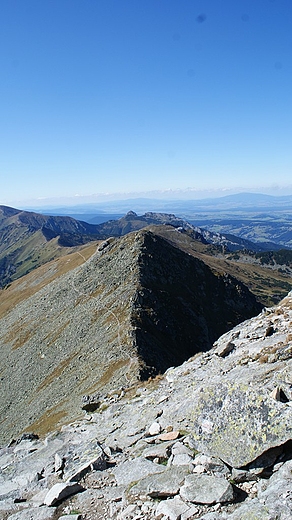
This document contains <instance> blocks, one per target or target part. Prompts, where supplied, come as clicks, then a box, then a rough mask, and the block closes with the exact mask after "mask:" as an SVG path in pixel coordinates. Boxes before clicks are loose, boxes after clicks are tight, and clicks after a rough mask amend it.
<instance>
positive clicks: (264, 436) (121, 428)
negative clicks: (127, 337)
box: [0, 293, 292, 520]
mask: <svg viewBox="0 0 292 520" xmlns="http://www.w3.org/2000/svg"><path fill="white" fill-rule="evenodd" d="M291 323H292V293H290V294H289V295H288V296H287V298H285V299H284V300H283V301H282V302H281V304H280V305H279V306H277V307H274V308H272V309H266V310H264V311H263V312H262V313H261V314H260V315H259V316H257V317H256V318H253V319H251V320H249V321H246V322H244V323H242V324H241V326H239V327H236V328H235V329H233V330H232V331H230V332H229V333H227V334H226V335H224V336H222V337H221V338H220V339H219V340H218V342H217V343H216V344H215V346H214V348H213V349H212V350H211V351H210V352H208V353H204V354H198V355H197V356H195V358H194V359H191V360H189V361H187V362H185V363H184V364H183V365H181V366H180V367H177V368H171V369H169V370H168V371H167V372H166V374H165V376H163V377H159V378H156V379H154V380H151V381H148V382H147V383H145V384H143V385H140V386H137V385H136V386H133V387H132V388H128V389H126V390H125V393H124V395H123V396H120V397H119V398H118V399H116V400H115V402H112V396H108V397H105V398H104V399H103V402H102V403H101V406H100V407H99V408H98V410H97V412H95V413H94V414H92V415H89V414H87V415H85V417H84V420H82V421H79V422H76V423H75V424H71V425H69V426H64V427H63V428H62V430H61V431H56V432H54V433H52V434H50V435H49V436H47V437H46V438H44V439H38V438H36V436H33V435H26V436H23V437H22V438H20V439H19V440H18V441H15V442H14V443H12V444H10V446H7V447H6V448H3V449H2V450H1V453H0V468H1V474H0V517H1V519H2V518H3V520H7V519H9V520H28V519H30V520H31V519H33V520H47V519H48V520H51V519H54V520H56V519H59V518H60V517H61V516H62V515H63V516H64V515H68V514H70V513H72V515H73V514H74V515H77V516H78V515H80V518H81V519H82V520H104V519H105V518H109V519H116V520H130V519H132V520H134V519H135V520H138V519H145V520H153V519H157V520H167V519H168V520H173V519H174V520H189V519H200V520H224V519H226V520H243V519H251V518H252V519H253V520H275V519H277V520H290V519H291V517H292V494H291V486H292V435H291V432H292V429H291V425H292V407H291V402H292V395H291V381H292V361H291V360H292V336H291V332H290V331H291ZM271 330H272V331H273V332H272V333H271ZM228 342H232V343H233V345H234V346H233V348H232V349H231V350H229V352H226V351H225V352H224V348H223V346H224V343H228ZM227 350H228V349H227ZM222 352H224V355H222ZM275 389H277V391H274V390H275ZM84 413H85V412H84ZM157 425H158V426H157ZM172 432H173V434H172V435H171V433H172ZM74 481H75V483H74ZM74 486H76V488H74ZM63 489H67V490H68V494H69V495H70V496H68V497H67V498H65V497H62V495H60V494H58V493H56V490H57V491H58V490H63ZM70 490H71V491H70ZM50 496H51V497H54V498H53V499H52V501H51V500H49V499H48V497H50ZM48 504H50V505H48Z"/></svg>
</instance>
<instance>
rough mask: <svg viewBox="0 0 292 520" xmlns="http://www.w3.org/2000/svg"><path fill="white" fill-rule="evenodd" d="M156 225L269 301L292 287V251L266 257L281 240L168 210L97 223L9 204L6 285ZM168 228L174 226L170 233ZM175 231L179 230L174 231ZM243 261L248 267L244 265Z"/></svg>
mask: <svg viewBox="0 0 292 520" xmlns="http://www.w3.org/2000/svg"><path fill="white" fill-rule="evenodd" d="M153 226H154V227H155V226H160V231H159V233H160V234H162V235H163V236H164V237H165V238H167V239H168V240H171V242H172V243H173V244H174V245H176V246H177V247H183V248H184V250H185V251H187V252H191V254H194V255H198V254H201V253H204V254H205V259H204V261H205V262H206V263H207V264H208V265H211V264H212V267H213V268H214V262H215V263H216V264H218V269H219V264H220V262H222V261H223V259H224V263H225V264H224V265H225V266H224V267H223V266H222V265H221V266H220V270H223V271H224V270H225V271H226V272H228V273H229V274H231V275H232V276H236V277H237V278H239V279H240V280H241V281H243V282H244V283H245V284H247V285H248V286H249V287H250V288H252V290H253V291H254V292H255V294H257V296H258V297H260V298H261V299H262V301H263V303H268V300H267V298H268V299H269V298H270V296H271V295H272V298H273V301H279V299H280V298H281V297H283V295H284V294H285V293H286V292H287V291H288V290H289V277H290V275H291V267H292V258H291V259H290V256H289V251H288V252H287V253H285V255H278V256H277V258H275V257H274V256H273V254H272V256H270V257H269V259H268V261H267V260H266V257H264V256H263V255H265V252H267V250H268V251H274V252H275V253H274V255H275V254H276V252H277V250H279V247H280V246H279V245H277V244H270V243H268V244H263V243H262V244H256V243H254V242H251V241H248V240H245V239H242V238H239V237H236V236H235V235H231V234H226V235H225V234H224V235H222V234H220V233H219V232H217V231H216V232H213V231H209V230H207V229H203V228H201V227H198V226H195V225H193V224H191V223H190V222H188V221H186V220H185V219H182V218H179V217H176V216H175V215H173V214H167V213H154V212H147V213H145V214H144V215H141V216H139V215H137V214H136V213H135V212H133V211H130V212H128V213H127V214H126V215H125V216H123V217H121V218H120V219H117V220H109V221H106V222H103V223H101V224H98V225H93V224H88V223H86V222H82V221H77V220H75V219H73V218H72V217H68V216H49V215H41V214H38V213H34V212H27V211H21V210H18V209H15V208H9V207H6V206H0V287H5V286H7V284H9V283H11V282H12V281H13V280H16V279H17V278H20V277H22V276H23V275H24V274H26V273H28V272H30V271H32V270H34V269H35V268H36V267H39V266H41V265H43V264H45V263H46V262H49V261H51V260H54V259H56V258H59V257H62V256H64V255H67V254H68V253H74V252H78V255H79V259H81V258H82V252H81V251H82V250H83V248H84V247H85V246H86V244H88V243H90V242H91V243H92V242H95V241H102V240H104V239H107V238H109V237H119V236H123V235H125V234H127V233H130V232H132V231H137V230H139V229H143V228H149V227H150V228H151V229H152V228H153ZM163 230H164V231H166V230H168V231H167V236H166V234H165V232H164V231H163ZM174 230H175V231H176V234H173V233H172V231H174ZM174 237H175V239H174ZM186 240H188V241H189V242H188V245H187V244H186ZM240 252H241V253H240ZM235 253H240V255H238V254H235ZM230 255H231V256H230ZM256 255H258V256H257V257H256ZM261 255H262V256H261ZM291 256H292V252H291ZM242 262H243V264H242ZM234 263H236V266H237V267H236V269H235V267H234ZM242 265H244V267H239V266H242ZM248 265H249V266H250V265H252V266H253V270H254V271H255V270H257V269H260V271H261V272H262V274H261V275H260V276H259V275H257V277H258V278H257V281H256V282H255V275H254V274H253V273H252V272H251V271H250V272H249V273H248V275H247V274H246V272H247V270H249V268H248ZM290 266H291V267H290ZM267 268H268V270H267ZM272 271H273V276H272V277H271V274H272ZM267 278H269V281H268V282H265V283H267V285H266V287H264V285H263V284H262V282H261V280H267ZM287 278H288V279H287Z"/></svg>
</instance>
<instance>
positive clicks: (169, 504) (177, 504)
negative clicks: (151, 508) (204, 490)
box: [156, 496, 190, 520]
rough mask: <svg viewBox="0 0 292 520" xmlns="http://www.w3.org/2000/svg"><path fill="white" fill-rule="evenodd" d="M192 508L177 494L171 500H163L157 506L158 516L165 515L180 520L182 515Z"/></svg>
mask: <svg viewBox="0 0 292 520" xmlns="http://www.w3.org/2000/svg"><path fill="white" fill-rule="evenodd" d="M189 510H190V507H189V506H188V505H187V504H186V503H185V502H184V501H183V500H182V499H181V498H180V497H179V496H176V497H174V498H171V499H169V500H162V501H161V502H160V503H159V504H158V506H157V508H156V516H159V515H164V517H165V518H167V519H168V520H180V519H181V517H182V515H183V514H184V513H186V512H187V511H189Z"/></svg>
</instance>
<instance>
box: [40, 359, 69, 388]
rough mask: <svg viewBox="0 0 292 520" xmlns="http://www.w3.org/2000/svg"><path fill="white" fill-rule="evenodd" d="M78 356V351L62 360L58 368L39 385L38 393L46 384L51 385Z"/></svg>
mask: <svg viewBox="0 0 292 520" xmlns="http://www.w3.org/2000/svg"><path fill="white" fill-rule="evenodd" d="M76 356H77V352H75V353H74V354H72V355H71V356H69V357H68V358H66V359H64V360H63V361H61V363H59V365H58V366H57V367H56V368H54V370H53V371H52V372H51V373H50V374H49V375H48V376H47V377H46V378H45V379H44V380H43V382H42V383H41V384H40V385H39V387H38V388H37V389H36V393H37V392H39V391H40V390H42V389H43V388H45V387H46V386H48V385H50V384H51V383H52V382H53V381H54V380H55V379H57V378H58V377H59V376H60V375H61V374H62V372H63V371H64V370H65V368H66V367H67V366H68V365H69V364H70V363H71V361H72V360H73V359H74V358H75V357H76Z"/></svg>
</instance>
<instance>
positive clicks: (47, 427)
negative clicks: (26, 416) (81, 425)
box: [23, 407, 67, 437]
mask: <svg viewBox="0 0 292 520" xmlns="http://www.w3.org/2000/svg"><path fill="white" fill-rule="evenodd" d="M66 416H67V413H66V412H65V410H56V408H55V407H53V408H50V409H49V410H46V412H45V413H44V414H43V415H42V416H41V417H40V418H39V419H37V420H36V421H34V422H33V423H31V424H30V425H29V426H28V427H27V428H25V430H23V431H24V432H34V433H37V434H38V435H40V436H41V437H43V436H45V435H47V434H48V433H49V432H51V431H54V430H55V429H57V427H60V426H61V425H63V424H66V420H65V418H66Z"/></svg>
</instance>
